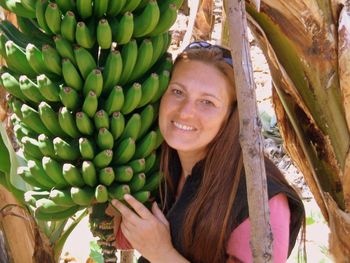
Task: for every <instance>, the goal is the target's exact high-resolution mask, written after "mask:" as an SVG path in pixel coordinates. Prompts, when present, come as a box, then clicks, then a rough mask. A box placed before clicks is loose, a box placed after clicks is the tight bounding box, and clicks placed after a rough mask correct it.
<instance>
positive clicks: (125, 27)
mask: <svg viewBox="0 0 350 263" xmlns="http://www.w3.org/2000/svg"><path fill="white" fill-rule="evenodd" d="M116 2H118V1H116ZM116 21H117V20H116ZM114 27H115V28H114V30H113V32H112V33H113V40H114V41H116V42H117V43H118V45H125V44H126V43H128V42H129V41H130V39H131V37H132V34H133V32H134V16H133V14H132V13H131V12H125V13H124V15H123V16H122V18H121V19H120V21H117V24H116V25H115V26H114Z"/></svg>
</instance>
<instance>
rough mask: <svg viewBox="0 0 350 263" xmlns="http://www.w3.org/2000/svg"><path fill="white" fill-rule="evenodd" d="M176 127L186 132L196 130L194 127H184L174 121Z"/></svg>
mask: <svg viewBox="0 0 350 263" xmlns="http://www.w3.org/2000/svg"><path fill="white" fill-rule="evenodd" d="M174 125H175V127H176V128H179V129H181V130H185V131H193V130H194V128H193V127H191V126H187V125H183V124H181V123H178V122H176V121H174Z"/></svg>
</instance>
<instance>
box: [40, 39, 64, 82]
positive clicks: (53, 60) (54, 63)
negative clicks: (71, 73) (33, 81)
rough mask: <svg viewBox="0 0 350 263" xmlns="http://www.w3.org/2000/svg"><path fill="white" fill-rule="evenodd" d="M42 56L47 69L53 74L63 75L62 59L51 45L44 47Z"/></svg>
mask: <svg viewBox="0 0 350 263" xmlns="http://www.w3.org/2000/svg"><path fill="white" fill-rule="evenodd" d="M42 55H43V60H44V63H45V65H46V66H47V68H48V69H49V70H50V71H51V72H53V73H55V74H56V75H59V76H60V75H61V74H62V67H61V57H60V55H59V54H58V52H57V51H56V49H54V48H53V47H51V46H50V45H43V47H42Z"/></svg>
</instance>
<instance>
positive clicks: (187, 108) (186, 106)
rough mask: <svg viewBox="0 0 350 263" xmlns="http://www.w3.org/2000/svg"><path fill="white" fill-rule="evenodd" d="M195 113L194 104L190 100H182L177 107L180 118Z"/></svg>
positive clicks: (191, 115)
mask: <svg viewBox="0 0 350 263" xmlns="http://www.w3.org/2000/svg"><path fill="white" fill-rule="evenodd" d="M194 113H195V105H194V103H193V102H191V101H184V102H183V103H182V104H181V107H180V108H179V114H180V116H181V117H182V118H188V117H193V116H194Z"/></svg>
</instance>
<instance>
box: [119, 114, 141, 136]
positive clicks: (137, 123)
mask: <svg viewBox="0 0 350 263" xmlns="http://www.w3.org/2000/svg"><path fill="white" fill-rule="evenodd" d="M140 128H141V116H140V114H138V113H134V114H133V115H132V116H131V117H130V118H129V120H128V121H127V122H126V125H125V128H124V131H123V133H122V135H121V136H120V140H123V139H126V138H129V137H130V138H132V139H133V140H136V139H137V137H138V135H139V131H140Z"/></svg>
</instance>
